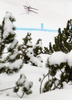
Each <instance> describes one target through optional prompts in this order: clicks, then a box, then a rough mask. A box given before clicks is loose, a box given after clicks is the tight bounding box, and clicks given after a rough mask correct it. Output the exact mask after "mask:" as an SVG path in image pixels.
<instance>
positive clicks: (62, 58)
mask: <svg viewBox="0 0 72 100" xmlns="http://www.w3.org/2000/svg"><path fill="white" fill-rule="evenodd" d="M62 62H66V54H65V53H63V52H61V51H58V52H54V53H53V54H52V55H51V56H50V57H49V64H50V65H53V64H58V65H60V64H61V63H62Z"/></svg>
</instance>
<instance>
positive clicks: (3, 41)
mask: <svg viewBox="0 0 72 100" xmlns="http://www.w3.org/2000/svg"><path fill="white" fill-rule="evenodd" d="M14 21H15V18H14V17H13V16H12V14H11V13H10V12H6V15H5V17H4V19H3V21H2V25H1V27H0V30H1V32H0V47H1V48H0V73H2V72H6V73H13V72H16V71H18V70H19V69H20V68H21V67H22V65H23V61H22V59H21V58H20V53H19V52H18V50H17V47H18V41H17V40H16V39H15V35H16V34H15V32H14V30H15V26H14V25H13V22H14Z"/></svg>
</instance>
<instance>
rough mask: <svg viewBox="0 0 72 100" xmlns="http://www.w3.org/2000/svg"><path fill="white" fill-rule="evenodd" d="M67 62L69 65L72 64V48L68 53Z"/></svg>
mask: <svg viewBox="0 0 72 100" xmlns="http://www.w3.org/2000/svg"><path fill="white" fill-rule="evenodd" d="M67 62H68V65H69V66H72V50H71V51H70V52H69V53H68V54H67Z"/></svg>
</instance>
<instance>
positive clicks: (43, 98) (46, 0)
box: [0, 0, 72, 100]
mask: <svg viewBox="0 0 72 100" xmlns="http://www.w3.org/2000/svg"><path fill="white" fill-rule="evenodd" d="M68 1H69V2H68ZM26 2H28V3H29V4H30V5H32V6H34V7H36V8H38V9H39V11H38V13H39V14H38V15H36V14H33V13H30V14H21V13H24V8H23V4H26ZM6 11H10V12H12V14H13V16H15V18H16V22H15V26H16V27H30V28H32V27H33V28H34V27H35V28H40V23H44V28H47V29H56V30H57V29H58V28H59V27H61V28H64V27H65V26H66V22H67V20H68V19H71V17H72V14H71V11H72V2H71V0H54V1H53V0H36V1H35V0H27V1H26V0H0V22H1V21H2V19H3V17H4V15H5V13H6ZM9 16H11V17H12V15H11V14H10V15H9V13H7V16H5V18H6V20H5V22H7V23H6V24H5V27H4V29H5V32H4V38H5V37H7V36H8V32H12V28H13V27H14V26H13V25H12V24H11V23H10V21H9V20H8V17H9ZM10 26H11V27H10ZM7 27H8V28H7ZM27 32H28V31H23V30H22V31H19V30H16V34H17V39H18V41H19V43H22V38H23V37H25V36H26V34H27ZM29 32H31V33H32V39H33V44H35V43H36V41H37V40H38V39H39V38H41V39H42V43H43V46H47V47H48V44H49V42H52V43H54V37H55V36H56V35H57V34H58V33H54V32H52V33H50V32H39V31H37V32H36V31H29ZM16 43H17V41H14V43H13V44H12V45H11V46H10V47H12V48H13V47H14V45H15V44H16ZM28 44H30V43H28ZM71 55H72V51H71V52H70V53H68V54H67V55H66V54H64V53H62V52H58V53H56V52H55V53H54V54H53V55H52V56H49V55H40V56H41V57H42V59H43V63H42V67H35V66H31V65H30V64H24V66H23V68H22V69H21V70H20V72H19V73H14V74H13V75H7V74H0V90H1V89H4V88H7V87H13V86H14V85H15V82H16V81H17V80H18V79H19V75H20V74H22V73H24V74H25V75H26V77H27V78H28V80H30V81H33V87H32V91H33V93H32V94H31V95H29V96H26V95H24V97H23V98H22V99H23V100H48V99H49V100H68V99H71V98H72V86H71V85H66V87H65V88H64V89H62V90H55V91H50V92H47V93H43V94H40V93H39V87H40V83H39V81H38V80H39V78H40V77H42V75H43V74H47V71H48V70H47V68H45V64H46V61H47V58H48V57H50V64H60V63H61V62H63V61H64V62H65V61H68V64H69V65H70V66H72V61H71V59H72V56H71ZM14 56H15V55H13V56H11V58H13V57H14ZM32 60H35V61H36V63H37V64H38V65H39V64H40V63H38V62H37V60H36V59H33V58H32ZM21 63H22V60H21V59H20V60H17V61H16V62H15V63H13V64H11V63H10V65H9V66H10V67H11V68H13V67H19V66H20V65H21ZM16 65H18V66H16ZM2 66H3V64H0V68H1V67H2ZM21 81H22V80H21ZM26 86H28V84H26ZM8 95H9V96H8ZM0 99H1V100H21V99H20V98H19V97H17V96H16V94H14V93H13V91H11V90H9V91H5V92H2V93H0Z"/></svg>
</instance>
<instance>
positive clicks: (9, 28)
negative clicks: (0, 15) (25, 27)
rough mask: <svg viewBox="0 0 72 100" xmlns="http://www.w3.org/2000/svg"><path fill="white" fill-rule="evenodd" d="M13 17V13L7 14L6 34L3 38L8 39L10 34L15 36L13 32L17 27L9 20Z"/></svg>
mask: <svg viewBox="0 0 72 100" xmlns="http://www.w3.org/2000/svg"><path fill="white" fill-rule="evenodd" d="M11 17H13V16H12V15H11V13H9V12H6V15H5V18H4V19H5V25H4V33H3V37H4V38H6V37H7V36H8V35H9V34H10V33H12V34H15V33H14V31H13V28H14V27H15V26H14V25H13V24H12V23H11V21H10V20H9V18H11Z"/></svg>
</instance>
